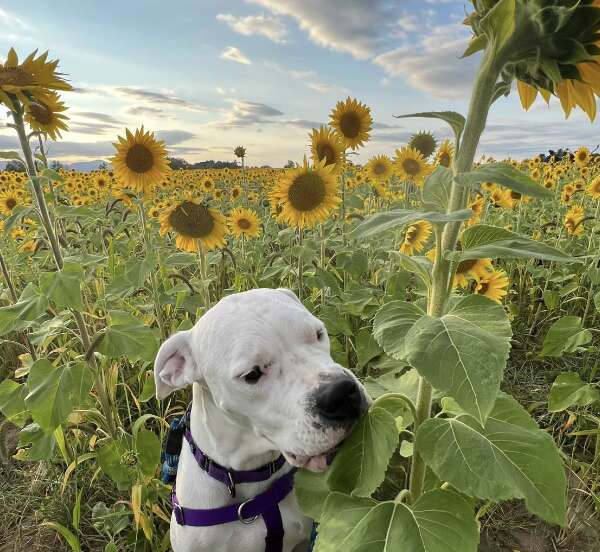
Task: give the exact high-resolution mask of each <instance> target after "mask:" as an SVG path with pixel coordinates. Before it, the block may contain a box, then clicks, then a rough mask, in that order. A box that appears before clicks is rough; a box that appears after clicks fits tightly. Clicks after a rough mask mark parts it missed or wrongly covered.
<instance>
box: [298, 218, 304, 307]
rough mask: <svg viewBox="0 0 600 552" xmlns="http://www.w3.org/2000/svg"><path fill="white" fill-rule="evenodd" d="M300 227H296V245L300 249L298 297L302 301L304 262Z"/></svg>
mask: <svg viewBox="0 0 600 552" xmlns="http://www.w3.org/2000/svg"><path fill="white" fill-rule="evenodd" d="M303 236H304V234H303V232H302V227H298V246H299V249H300V251H299V252H298V299H300V301H302V297H303V294H302V286H303V283H304V282H303V280H304V278H303V274H304V262H303V261H302V242H303V239H302V238H303Z"/></svg>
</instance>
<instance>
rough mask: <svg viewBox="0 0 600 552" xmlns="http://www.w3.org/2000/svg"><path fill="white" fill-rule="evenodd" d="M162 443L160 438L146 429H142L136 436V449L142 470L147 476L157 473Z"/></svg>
mask: <svg viewBox="0 0 600 552" xmlns="http://www.w3.org/2000/svg"><path fill="white" fill-rule="evenodd" d="M160 449H161V444H160V440H159V438H158V437H157V436H156V435H155V434H154V433H153V432H152V431H148V430H146V429H143V430H141V431H140V432H139V433H138V434H137V436H136V438H135V451H136V453H137V460H138V465H139V468H140V470H141V472H142V473H143V474H144V475H146V476H147V477H152V476H153V475H155V473H156V468H157V466H158V463H159V462H160Z"/></svg>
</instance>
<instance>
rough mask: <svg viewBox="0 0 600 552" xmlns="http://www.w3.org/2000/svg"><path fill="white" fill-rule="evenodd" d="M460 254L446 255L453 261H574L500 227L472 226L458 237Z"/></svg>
mask: <svg viewBox="0 0 600 552" xmlns="http://www.w3.org/2000/svg"><path fill="white" fill-rule="evenodd" d="M460 243H461V246H462V251H451V252H449V253H446V258H447V259H450V260H452V261H464V260H466V259H487V258H491V259H496V258H503V259H519V258H521V259H542V260H544V261H556V262H563V263H565V262H567V263H568V262H577V259H574V258H572V257H570V256H569V255H567V254H566V253H563V252H562V251H560V250H559V249H556V248H554V247H551V246H549V245H546V244H545V243H541V242H538V241H535V240H532V239H530V238H527V237H525V236H521V235H520V234H515V233H514V232H511V231H510V230H505V229H504V228H500V227H499V226H490V225H488V224H475V225H473V226H470V227H469V228H467V229H466V230H465V231H464V232H463V233H462V235H461V238H460Z"/></svg>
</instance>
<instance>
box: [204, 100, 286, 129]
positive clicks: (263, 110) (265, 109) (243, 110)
mask: <svg viewBox="0 0 600 552" xmlns="http://www.w3.org/2000/svg"><path fill="white" fill-rule="evenodd" d="M231 101H232V102H233V106H232V109H231V111H230V112H229V113H227V116H226V118H225V121H215V122H214V123H211V125H216V126H220V127H223V128H227V127H229V128H231V127H247V126H251V125H254V124H256V123H275V122H277V121H276V120H274V119H273V117H280V116H281V115H283V113H282V112H281V111H279V110H278V109H275V108H274V107H270V106H268V105H266V104H263V103H259V102H250V101H247V100H231Z"/></svg>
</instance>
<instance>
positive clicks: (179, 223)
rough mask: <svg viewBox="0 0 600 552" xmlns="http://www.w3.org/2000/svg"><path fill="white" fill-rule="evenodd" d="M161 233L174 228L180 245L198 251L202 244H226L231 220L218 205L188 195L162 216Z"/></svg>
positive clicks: (204, 245) (215, 245) (205, 246)
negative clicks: (216, 206)
mask: <svg viewBox="0 0 600 552" xmlns="http://www.w3.org/2000/svg"><path fill="white" fill-rule="evenodd" d="M159 221H160V235H161V236H164V235H165V234H166V233H167V232H168V231H170V230H172V231H174V232H175V233H176V234H177V237H176V238H175V244H176V245H177V247H178V248H179V249H182V250H184V251H189V252H190V253H194V252H195V251H197V250H198V246H199V245H200V244H201V245H202V247H204V248H205V249H215V248H217V247H223V246H224V245H225V234H226V233H227V220H226V218H225V216H224V215H223V214H222V213H220V212H219V211H217V210H215V209H209V208H208V207H206V206H205V205H203V204H200V203H196V202H194V201H192V200H189V199H186V200H184V201H182V202H181V203H178V204H177V205H175V206H174V207H172V208H170V209H169V210H167V211H165V212H164V213H162V214H161V215H160V216H159Z"/></svg>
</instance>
